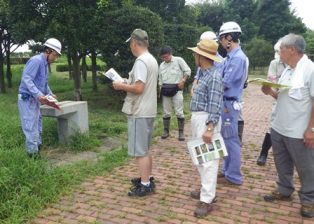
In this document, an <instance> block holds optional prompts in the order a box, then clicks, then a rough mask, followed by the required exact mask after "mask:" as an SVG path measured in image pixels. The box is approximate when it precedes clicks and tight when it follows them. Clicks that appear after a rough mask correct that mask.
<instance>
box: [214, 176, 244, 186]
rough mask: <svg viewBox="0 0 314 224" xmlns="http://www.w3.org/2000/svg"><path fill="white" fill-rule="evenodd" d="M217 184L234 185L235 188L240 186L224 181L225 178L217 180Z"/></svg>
mask: <svg viewBox="0 0 314 224" xmlns="http://www.w3.org/2000/svg"><path fill="white" fill-rule="evenodd" d="M217 184H225V185H235V186H240V185H242V184H236V183H233V182H231V181H230V180H228V179H226V178H219V179H218V180H217Z"/></svg>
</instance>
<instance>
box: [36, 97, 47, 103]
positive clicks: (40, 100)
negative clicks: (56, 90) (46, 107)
mask: <svg viewBox="0 0 314 224" xmlns="http://www.w3.org/2000/svg"><path fill="white" fill-rule="evenodd" d="M38 100H39V102H40V103H41V104H47V103H48V100H47V98H46V96H40V97H38Z"/></svg>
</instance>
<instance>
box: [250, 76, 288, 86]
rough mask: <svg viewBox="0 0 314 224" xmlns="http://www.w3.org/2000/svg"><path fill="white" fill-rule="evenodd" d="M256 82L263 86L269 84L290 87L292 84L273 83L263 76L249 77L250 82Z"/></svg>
mask: <svg viewBox="0 0 314 224" xmlns="http://www.w3.org/2000/svg"><path fill="white" fill-rule="evenodd" d="M251 82H252V83H255V84H258V85H261V86H269V87H272V88H290V86H287V85H282V84H278V83H273V82H271V81H269V80H267V79H263V78H255V79H249V80H248V83H251Z"/></svg>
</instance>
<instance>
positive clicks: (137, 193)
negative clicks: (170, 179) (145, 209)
mask: <svg viewBox="0 0 314 224" xmlns="http://www.w3.org/2000/svg"><path fill="white" fill-rule="evenodd" d="M153 193H155V191H154V188H153V187H152V185H151V184H149V186H145V185H143V184H140V185H138V186H135V187H133V188H131V190H130V191H129V192H128V195H129V196H130V197H143V196H146V195H150V194H153Z"/></svg>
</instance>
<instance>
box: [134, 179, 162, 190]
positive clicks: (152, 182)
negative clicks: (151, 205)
mask: <svg viewBox="0 0 314 224" xmlns="http://www.w3.org/2000/svg"><path fill="white" fill-rule="evenodd" d="M149 181H150V184H151V186H152V188H155V187H156V185H155V178H154V177H150V178H149ZM131 183H132V185H133V186H135V187H136V186H138V185H140V184H141V178H140V177H134V178H132V179H131Z"/></svg>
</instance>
